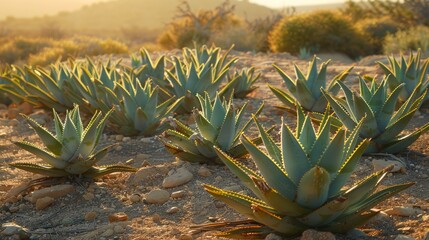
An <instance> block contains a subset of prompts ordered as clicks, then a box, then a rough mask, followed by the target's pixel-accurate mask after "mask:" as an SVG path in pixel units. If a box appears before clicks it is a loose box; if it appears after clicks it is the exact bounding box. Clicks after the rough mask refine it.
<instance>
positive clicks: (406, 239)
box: [395, 234, 415, 240]
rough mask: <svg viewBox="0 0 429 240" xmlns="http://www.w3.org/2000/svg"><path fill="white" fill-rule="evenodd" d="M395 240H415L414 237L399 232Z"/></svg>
mask: <svg viewBox="0 0 429 240" xmlns="http://www.w3.org/2000/svg"><path fill="white" fill-rule="evenodd" d="M395 240H415V238H413V237H410V236H407V235H402V234H399V235H398V236H396V238H395Z"/></svg>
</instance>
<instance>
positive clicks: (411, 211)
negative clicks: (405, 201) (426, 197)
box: [384, 206, 423, 217]
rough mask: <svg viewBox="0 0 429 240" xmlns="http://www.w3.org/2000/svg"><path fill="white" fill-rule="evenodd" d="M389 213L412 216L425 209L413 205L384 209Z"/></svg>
mask: <svg viewBox="0 0 429 240" xmlns="http://www.w3.org/2000/svg"><path fill="white" fill-rule="evenodd" d="M384 212H385V213H387V214H389V215H395V216H402V217H410V216H416V215H418V214H421V213H423V210H421V209H419V208H414V207H412V206H401V207H393V208H390V209H387V210H386V211H384Z"/></svg>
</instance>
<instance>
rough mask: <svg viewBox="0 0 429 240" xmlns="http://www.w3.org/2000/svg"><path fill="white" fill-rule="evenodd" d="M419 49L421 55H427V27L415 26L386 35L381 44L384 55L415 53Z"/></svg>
mask: <svg viewBox="0 0 429 240" xmlns="http://www.w3.org/2000/svg"><path fill="white" fill-rule="evenodd" d="M419 48H420V49H421V50H422V54H423V55H426V56H428V55H429V27H425V26H417V27H414V28H410V29H408V30H403V31H399V32H397V33H395V34H393V35H388V36H386V38H385V40H384V44H383V52H384V53H385V54H392V53H399V52H401V51H410V50H412V51H416V50H418V49H419Z"/></svg>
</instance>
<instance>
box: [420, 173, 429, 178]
mask: <svg viewBox="0 0 429 240" xmlns="http://www.w3.org/2000/svg"><path fill="white" fill-rule="evenodd" d="M428 177H429V175H427V174H426V173H422V174H419V175H418V176H417V178H420V179H426V178H428Z"/></svg>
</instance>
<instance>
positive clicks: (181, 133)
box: [160, 93, 263, 164]
mask: <svg viewBox="0 0 429 240" xmlns="http://www.w3.org/2000/svg"><path fill="white" fill-rule="evenodd" d="M198 99H199V102H200V104H201V110H196V109H195V110H194V112H193V117H194V120H195V123H196V126H197V128H196V129H195V130H194V129H191V128H189V127H188V126H186V124H184V123H182V122H180V121H178V120H176V119H172V127H173V129H169V130H166V131H165V132H164V133H163V134H162V136H161V138H160V140H161V141H162V142H163V143H164V145H165V147H166V148H167V150H168V151H169V152H171V153H172V154H173V155H175V156H176V157H178V158H180V159H182V160H183V161H189V162H199V163H209V164H213V163H214V164H220V163H222V162H221V161H220V160H219V159H218V158H217V155H216V152H215V150H214V148H213V146H217V147H219V148H220V149H223V150H224V151H226V152H228V153H230V154H231V155H233V156H235V157H240V156H243V155H244V154H246V151H245V149H244V148H243V146H242V145H240V144H238V138H239V136H240V134H241V133H242V132H243V131H245V130H246V129H247V128H248V127H249V124H250V122H251V119H249V120H248V121H246V122H244V120H243V114H244V111H245V109H246V106H247V103H246V104H244V105H243V106H242V107H241V108H239V109H237V110H235V109H234V107H233V105H232V100H229V101H226V100H224V101H222V100H221V98H220V97H219V95H216V97H215V99H214V102H213V103H212V100H211V98H210V96H209V94H208V93H206V94H205V95H204V97H202V96H201V95H198ZM262 107H263V105H261V106H260V107H259V109H258V110H257V111H256V113H255V114H256V115H257V114H259V113H260V111H261V110H262Z"/></svg>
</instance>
